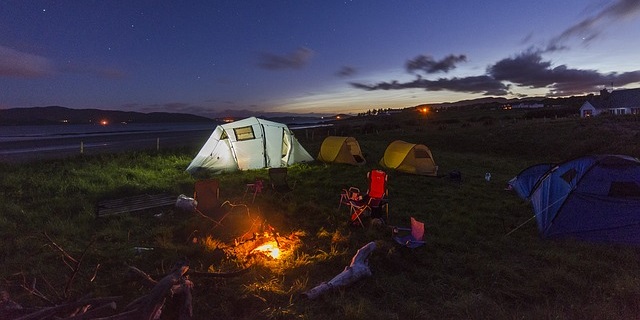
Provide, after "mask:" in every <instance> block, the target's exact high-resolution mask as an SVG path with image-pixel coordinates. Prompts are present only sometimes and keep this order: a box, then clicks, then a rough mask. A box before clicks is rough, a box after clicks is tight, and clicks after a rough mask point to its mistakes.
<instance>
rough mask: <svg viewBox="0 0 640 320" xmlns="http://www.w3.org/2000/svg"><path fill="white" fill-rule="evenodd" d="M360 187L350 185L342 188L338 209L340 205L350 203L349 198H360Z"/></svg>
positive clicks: (348, 204)
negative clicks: (347, 187)
mask: <svg viewBox="0 0 640 320" xmlns="http://www.w3.org/2000/svg"><path fill="white" fill-rule="evenodd" d="M360 197H361V195H360V189H358V188H356V187H350V188H349V189H342V193H341V194H340V203H338V210H340V208H341V207H342V205H343V204H344V205H347V206H350V205H351V200H360Z"/></svg>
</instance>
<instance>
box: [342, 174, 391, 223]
mask: <svg viewBox="0 0 640 320" xmlns="http://www.w3.org/2000/svg"><path fill="white" fill-rule="evenodd" d="M367 178H368V179H369V189H368V190H367V192H366V193H365V194H364V195H362V199H356V200H350V201H349V205H350V207H351V209H350V213H351V223H353V224H356V225H358V224H359V225H361V226H364V224H363V223H362V219H361V218H362V216H363V215H365V214H366V213H368V214H369V215H370V216H371V218H377V219H381V220H382V219H383V217H382V211H383V210H384V212H385V213H386V220H389V199H388V198H387V196H388V194H389V191H388V190H387V173H386V172H384V171H382V170H371V171H370V172H368V173H367Z"/></svg>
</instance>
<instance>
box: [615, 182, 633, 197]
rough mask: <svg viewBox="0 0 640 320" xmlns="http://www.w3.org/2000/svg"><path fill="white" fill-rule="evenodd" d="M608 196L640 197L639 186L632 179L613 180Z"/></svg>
mask: <svg viewBox="0 0 640 320" xmlns="http://www.w3.org/2000/svg"><path fill="white" fill-rule="evenodd" d="M609 196H610V197H617V198H640V186H638V184H637V183H636V182H634V181H613V182H611V186H610V187H609Z"/></svg>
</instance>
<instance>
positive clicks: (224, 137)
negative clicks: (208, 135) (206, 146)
mask: <svg viewBox="0 0 640 320" xmlns="http://www.w3.org/2000/svg"><path fill="white" fill-rule="evenodd" d="M224 139H229V135H227V131H226V130H225V131H222V135H221V136H220V140H224Z"/></svg>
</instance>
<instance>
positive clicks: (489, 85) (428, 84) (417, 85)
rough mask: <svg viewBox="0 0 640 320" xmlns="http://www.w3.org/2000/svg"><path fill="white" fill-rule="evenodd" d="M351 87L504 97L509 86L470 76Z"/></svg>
mask: <svg viewBox="0 0 640 320" xmlns="http://www.w3.org/2000/svg"><path fill="white" fill-rule="evenodd" d="M351 86H352V87H354V88H357V89H363V90H369V91H371V90H401V89H425V90H428V91H442V90H449V91H455V92H466V93H480V94H484V95H506V94H508V93H509V86H508V85H505V84H504V83H502V82H500V81H497V80H495V79H493V78H492V77H490V76H487V75H481V76H472V77H464V78H458V77H454V78H451V79H445V78H440V79H437V80H426V79H422V78H421V77H418V78H416V79H415V80H414V81H410V82H404V83H401V82H398V81H391V82H379V83H377V84H374V85H366V84H361V83H354V82H352V83H351Z"/></svg>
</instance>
